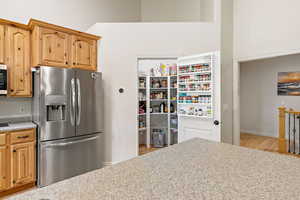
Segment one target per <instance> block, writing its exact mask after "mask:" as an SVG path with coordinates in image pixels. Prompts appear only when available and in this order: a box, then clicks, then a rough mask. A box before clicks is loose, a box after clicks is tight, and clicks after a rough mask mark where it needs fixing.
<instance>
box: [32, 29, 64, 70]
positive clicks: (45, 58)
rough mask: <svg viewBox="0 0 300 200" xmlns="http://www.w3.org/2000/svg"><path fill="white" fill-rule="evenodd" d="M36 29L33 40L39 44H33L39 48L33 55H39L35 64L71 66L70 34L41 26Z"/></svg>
mask: <svg viewBox="0 0 300 200" xmlns="http://www.w3.org/2000/svg"><path fill="white" fill-rule="evenodd" d="M35 31H36V32H35V33H34V34H33V39H34V41H33V42H37V44H33V45H34V47H35V48H37V49H36V51H34V53H36V54H34V55H33V56H38V60H37V61H36V62H37V63H35V65H47V66H53V67H69V64H70V63H69V57H70V55H69V51H70V36H69V35H68V34H67V33H63V32H59V31H56V30H52V29H47V28H41V27H36V30H35ZM36 37H37V38H36ZM33 60H35V59H33Z"/></svg>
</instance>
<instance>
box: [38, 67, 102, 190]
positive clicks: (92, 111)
mask: <svg viewBox="0 0 300 200" xmlns="http://www.w3.org/2000/svg"><path fill="white" fill-rule="evenodd" d="M33 99H34V100H33V119H34V121H35V122H36V123H37V124H38V153H37V169H38V186H39V187H43V186H47V185H49V184H51V183H54V182H57V181H61V180H64V179H66V178H70V177H73V176H76V175H79V174H83V173H85V172H88V171H91V170H94V169H98V168H101V167H102V162H103V155H104V154H103V151H104V147H103V145H104V142H103V140H104V138H103V137H104V133H103V87H102V76H101V73H95V72H90V71H85V70H78V69H67V68H55V67H46V66H45V67H40V68H38V69H37V71H36V72H35V73H34V98H33Z"/></svg>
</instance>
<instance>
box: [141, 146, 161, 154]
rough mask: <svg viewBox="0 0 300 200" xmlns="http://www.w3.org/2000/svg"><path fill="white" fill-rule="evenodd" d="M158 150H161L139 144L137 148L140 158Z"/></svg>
mask: <svg viewBox="0 0 300 200" xmlns="http://www.w3.org/2000/svg"><path fill="white" fill-rule="evenodd" d="M159 149H161V148H153V147H150V148H147V147H146V145H143V144H141V145H140V148H139V155H140V156H142V155H144V154H147V153H150V152H153V151H157V150H159Z"/></svg>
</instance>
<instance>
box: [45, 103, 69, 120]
mask: <svg viewBox="0 0 300 200" xmlns="http://www.w3.org/2000/svg"><path fill="white" fill-rule="evenodd" d="M65 119H66V105H47V121H64V120H65Z"/></svg>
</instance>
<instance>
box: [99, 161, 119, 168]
mask: <svg viewBox="0 0 300 200" xmlns="http://www.w3.org/2000/svg"><path fill="white" fill-rule="evenodd" d="M117 163H119V162H102V164H103V166H104V167H108V166H112V165H115V164H117Z"/></svg>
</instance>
